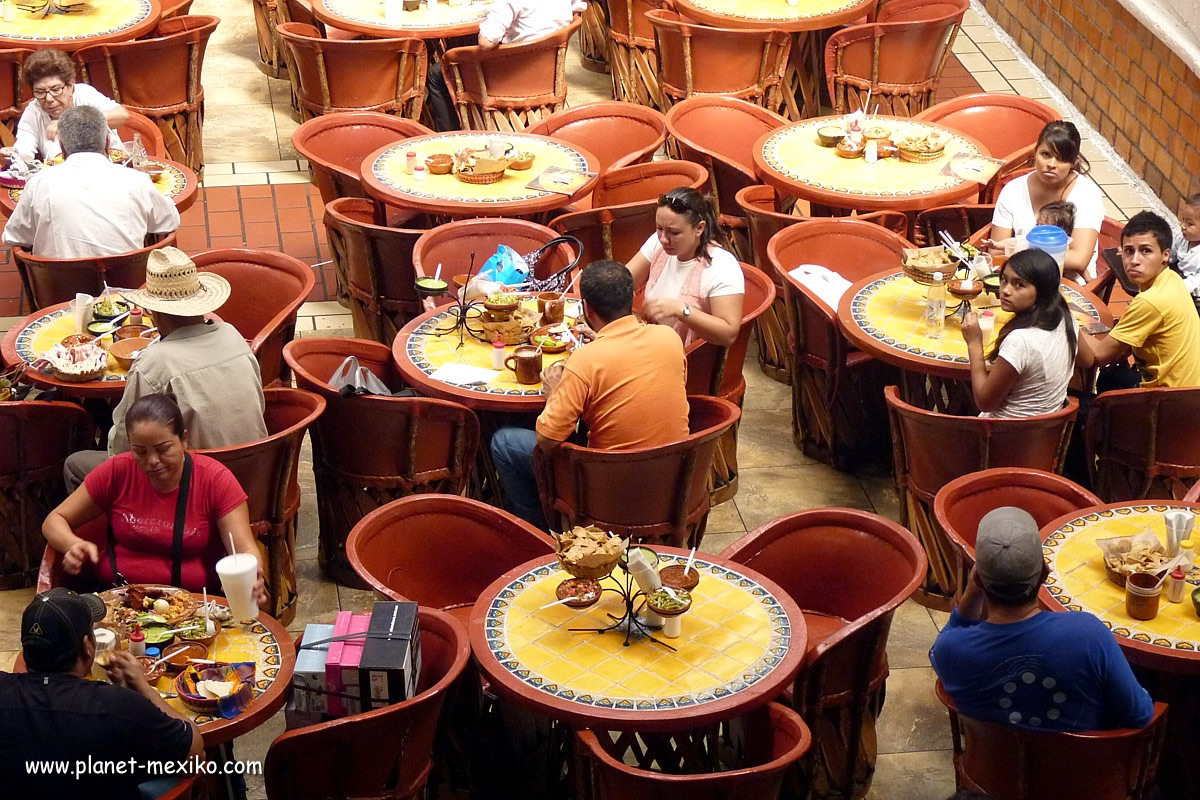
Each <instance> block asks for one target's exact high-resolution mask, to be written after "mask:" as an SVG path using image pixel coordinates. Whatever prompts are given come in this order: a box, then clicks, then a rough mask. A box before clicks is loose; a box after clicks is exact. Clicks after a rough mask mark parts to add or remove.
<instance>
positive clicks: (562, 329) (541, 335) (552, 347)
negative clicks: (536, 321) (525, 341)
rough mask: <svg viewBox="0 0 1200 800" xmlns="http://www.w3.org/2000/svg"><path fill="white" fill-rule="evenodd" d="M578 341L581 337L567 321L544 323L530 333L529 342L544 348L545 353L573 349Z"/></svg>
mask: <svg viewBox="0 0 1200 800" xmlns="http://www.w3.org/2000/svg"><path fill="white" fill-rule="evenodd" d="M578 342H579V337H578V336H576V335H575V331H574V330H573V329H572V328H571V326H570V325H567V324H566V323H565V322H558V323H555V324H554V325H543V326H542V327H540V328H538V329H537V330H535V331H534V332H533V333H531V334H529V343H530V344H532V345H536V346H537V347H540V348H542V352H543V353H561V352H563V351H564V350H567V349H573V348H574V347H575V345H576V344H577V343H578Z"/></svg>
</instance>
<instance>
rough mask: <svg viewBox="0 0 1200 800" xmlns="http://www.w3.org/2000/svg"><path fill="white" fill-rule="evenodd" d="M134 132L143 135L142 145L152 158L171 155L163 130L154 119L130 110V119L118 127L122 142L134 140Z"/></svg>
mask: <svg viewBox="0 0 1200 800" xmlns="http://www.w3.org/2000/svg"><path fill="white" fill-rule="evenodd" d="M134 134H137V135H139V136H141V137H142V146H143V147H145V148H146V155H148V156H150V157H151V158H168V157H169V154H168V153H167V145H166V142H165V141H163V135H162V131H160V130H159V129H158V126H157V125H155V124H154V120H152V119H150V118H149V117H147V116H145V115H143V114H139V113H137V112H136V111H130V112H129V119H128V120H127V121H126V122H125V124H124V125H122V126H121V127H119V128H117V135H119V136H120V137H121V141H122V142H132V141H133V136H134Z"/></svg>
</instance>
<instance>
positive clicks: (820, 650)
mask: <svg viewBox="0 0 1200 800" xmlns="http://www.w3.org/2000/svg"><path fill="white" fill-rule="evenodd" d="M721 555H722V557H724V558H728V559H729V560H731V561H733V562H735V563H738V564H745V565H746V566H747V567H750V568H751V569H753V570H755V571H757V572H760V573H762V574H763V575H765V576H766V577H767V578H770V579H771V580H772V581H774V582H775V583H777V584H779V586H780V588H782V589H783V590H784V591H785V592H786V593H787V594H788V595H790V596H791V598H792V599H793V600H795V601H796V604H797V605H798V606H800V608H801V610H802V611H803V613H804V624H805V626H806V627H807V629H808V651H807V653H806V654H805V658H804V664H803V666H801V668H800V671H799V672H798V673H797V675H796V682H795V684H794V688H793V690H792V697H791V702H792V706H793V708H795V709H796V710H797V711H798V712H800V715H801V716H802V717H803V718H804V721H805V723H806V724H807V725H808V727H809V728H810V729H812V731H813V736H814V738H815V739H816V745H817V746H816V747H814V748H813V757H812V758H811V759H809V760H807V761H806V762H805V763H804V764H803V766H802V768H801V773H802V775H803V778H804V784H805V787H806V789H807V790H808V791H809V792H810V794H804V793H801V795H800V796H813V795H812V794H811V792H812V791H813V790H814V789H815V788H818V787H819V788H820V791H819V792H818V794H819V796H823V797H844V798H853V797H862V796H863V795H864V794H866V793H867V790H868V789H869V788H870V783H871V775H872V773H873V772H874V769H875V741H876V736H875V722H876V719H877V718H878V716H879V712H880V710H881V709H882V707H883V699H884V691H885V682H886V681H887V676H888V662H887V652H886V651H887V639H888V631H889V629H890V628H891V624H892V615H893V614H895V612H896V608H897V607H899V605H900V604H901V603H903V602H904V601H905V600H907V599H908V597H909V595H910V594H912V592H913V590H914V589H915V588H916V587H917V586H918V584H920V582H921V579H922V578H923V577H924V576H925V566H926V564H925V555H924V553H922V552H921V546H920V544H919V543H918V542H917V540H916V538H914V537H913V535H912V534H911V533H909V532H908V531H907V530H905V529H904V528H902V527H901V526H900V525H897V524H896V523H895V522H892V521H891V520H889V519H886V518H884V517H881V516H878V515H877V514H871V513H868V512H866V511H854V510H851V509H848V508H814V509H810V510H808V511H801V512H799V513H796V514H789V515H788V516H786V517H780V518H779V519H776V520H772V521H771V522H768V523H767V524H765V525H763V526H762V527H760V528H758V529H757V530H755V531H752V532H751V533H748V534H747V535H746V536H744V537H742V538H741V539H740V540H738V541H737V542H735V543H734V544H732V545H730V546H729V547H727V548H725V549H724V550H723V551H722V552H721ZM867 575H869V578H866V579H864V576H867Z"/></svg>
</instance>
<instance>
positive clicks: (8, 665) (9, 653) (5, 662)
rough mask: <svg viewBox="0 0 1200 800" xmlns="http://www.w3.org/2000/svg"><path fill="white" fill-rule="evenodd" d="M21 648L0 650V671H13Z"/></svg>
mask: <svg viewBox="0 0 1200 800" xmlns="http://www.w3.org/2000/svg"><path fill="white" fill-rule="evenodd" d="M20 654H21V651H20V650H0V672H12V671H13V667H14V666H15V665H16V663H17V656H19V655H20Z"/></svg>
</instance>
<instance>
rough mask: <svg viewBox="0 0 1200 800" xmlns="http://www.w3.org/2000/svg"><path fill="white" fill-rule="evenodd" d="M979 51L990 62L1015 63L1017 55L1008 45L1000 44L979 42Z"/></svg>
mask: <svg viewBox="0 0 1200 800" xmlns="http://www.w3.org/2000/svg"><path fill="white" fill-rule="evenodd" d="M977 44H978V45H979V50H980V52H982V53H983V54H984V55H985V56H987V57H988V60H989V61H1015V60H1016V58H1017V54H1016V53H1014V52H1013V51H1012V48H1010V47H1009V46H1008V45H1006V44H1002V43H1000V42H989V41H987V40H983V41H978V42H977Z"/></svg>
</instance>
